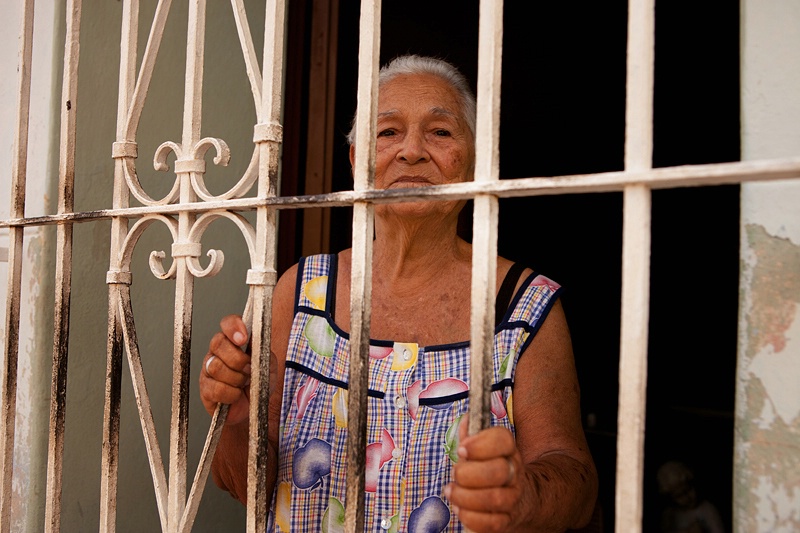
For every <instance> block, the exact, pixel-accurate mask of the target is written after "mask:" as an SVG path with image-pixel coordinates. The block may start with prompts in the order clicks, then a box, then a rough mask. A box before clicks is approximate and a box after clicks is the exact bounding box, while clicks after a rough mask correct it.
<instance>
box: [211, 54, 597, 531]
mask: <svg viewBox="0 0 800 533" xmlns="http://www.w3.org/2000/svg"><path fill="white" fill-rule="evenodd" d="M377 136H378V138H377V161H376V178H375V180H376V187H377V188H380V189H393V188H403V187H424V186H429V185H438V184H443V183H457V182H463V181H468V180H471V179H472V174H473V171H474V159H475V151H474V139H475V98H474V96H473V95H472V93H471V91H470V89H469V86H468V84H467V83H466V80H465V79H464V77H463V76H462V75H461V74H460V73H459V72H458V71H457V70H456V69H455V68H454V67H453V66H452V65H450V64H449V63H446V62H444V61H441V60H438V59H433V58H426V57H419V56H404V57H400V58H397V59H395V60H394V61H392V62H391V63H389V64H388V65H387V66H385V67H383V68H382V69H381V72H380V82H379V100H378V128H377ZM352 139H353V136H352V134H351V136H350V141H351V146H350V159H351V162H352V160H353V158H354V153H355V151H354V147H353V146H352ZM463 205H464V202H455V201H451V202H444V201H435V202H414V203H392V204H382V205H378V206H376V207H375V242H374V246H373V259H372V261H373V263H372V269H373V273H374V275H373V288H372V322H371V324H370V333H371V337H372V339H373V340H371V342H370V377H369V394H368V396H369V400H368V402H369V404H368V427H367V443H368V444H367V450H366V461H367V464H366V472H365V478H366V483H365V484H366V488H365V490H366V494H365V505H366V519H365V520H366V522H365V530H366V531H384V530H388V531H408V532H422V531H424V532H439V531H462V530H463V528H464V527H468V528H470V529H471V530H473V531H476V532H480V531H503V532H509V531H563V530H565V529H568V528H577V527H580V526H582V525H584V524H586V522H587V521H588V520H589V518H590V516H591V514H592V510H593V508H594V503H595V499H596V494H597V474H596V471H595V467H594V463H593V461H592V457H591V455H590V453H589V450H588V447H587V443H586V439H585V436H584V434H583V430H582V427H581V423H580V420H581V418H580V408H579V390H578V381H577V377H576V372H575V366H574V360H573V355H572V347H571V342H570V336H569V330H568V328H567V324H566V321H565V318H564V312H563V310H562V307H561V304H560V302H559V300H558V296H559V290H560V288H559V285H558V284H556V283H555V282H553V281H551V280H549V279H548V278H545V277H544V276H541V275H539V274H537V273H534V272H533V271H531V270H530V269H528V268H523V267H521V266H519V265H517V264H514V263H512V262H511V261H509V260H507V259H505V258H502V257H498V258H497V286H498V287H500V289H499V291H498V296H497V298H498V302H497V306H498V310H499V312H498V320H497V327H496V330H495V331H496V333H495V341H494V344H495V350H494V363H493V368H494V376H493V381H492V382H493V386H492V391H493V392H492V417H491V418H492V421H491V423H492V427H490V428H489V429H486V430H483V431H480V432H478V433H476V434H474V435H471V436H467V428H466V427H465V425H466V424H465V423H461V419H462V416H463V415H464V414H465V413H466V412H467V409H468V398H467V397H468V388H469V374H470V356H469V351H470V346H469V338H470V278H471V266H472V265H471V257H472V249H471V245H470V244H469V243H467V242H465V241H464V240H462V239H461V238H459V237H458V236H457V234H456V226H457V220H458V214H459V211H460V210H461V209H462V207H463ZM350 268H351V251H350V250H345V251H343V252H341V253H339V254H337V255H319V256H312V257H306V258H303V259H301V261H300V262H299V263H298V264H297V265H295V266H293V267H292V268H291V269H289V270H288V271H287V272H286V273H285V274H284V275H283V276H281V278H280V280H279V281H278V283H277V285H276V287H275V293H274V304H273V305H274V307H273V322H272V352H273V359H272V365H271V366H270V372H271V379H270V382H271V383H270V400H269V402H270V404H269V435H268V440H269V452H268V453H269V468H268V476H269V479H268V486H269V487H270V488H272V492H273V494H274V495H273V500H272V505H271V512H270V519H269V530H270V531H273V530H274V531H286V532H288V531H291V532H293V533H297V532H301V531H305V532H312V533H319V532H320V531H338V530H339V528H338V527H337V526H339V524H341V520H342V519H343V516H344V508H345V506H346V505H347V504H348V502H346V501H344V497H345V492H346V490H345V480H346V477H347V472H346V458H345V440H346V434H347V429H346V428H347V424H346V419H347V412H346V408H347V400H346V396H347V379H348V357H349V335H348V331H349V329H350V311H349V310H350V307H349V304H350V302H349V295H350ZM246 343H247V329H246V327H245V324H244V323H243V322H242V320H241V319H240V318H239V317H236V316H229V317H226V318H224V319H223V320H222V323H221V332H220V333H217V334H216V335H215V336H214V338H213V339H212V340H211V342H210V347H209V353H208V355H207V356H206V359H205V361H204V364H203V371H202V372H201V376H200V391H201V397H202V400H203V403H204V405H205V407H206V409H207V410H208V411H209V413H213V411H214V409H215V407H216V404H217V403H218V402H222V403H227V404H230V411H229V414H228V418H227V421H226V426H225V428H224V431H223V435H222V438H221V441H220V445H219V447H218V450H217V453H216V456H215V458H214V465H213V475H214V480H215V482H216V483H217V484H218V485H219V486H220V487H222V488H224V489H226V490H228V491H229V492H230V493H231V494H232V495H234V496H235V497H237V498H239V499H240V500H242V501H245V498H246V483H247V480H246V462H247V452H246V449H247V439H248V427H247V425H248V420H247V413H248V409H249V407H248V405H249V398H248V394H247V385H248V383H249V379H248V374H249V372H250V366H249V361H250V358H249V356H248V355H247V354H246V353H245V352H244V351H242V349H241V348H240V347H241V346H244V345H246ZM464 422H466V417H464Z"/></svg>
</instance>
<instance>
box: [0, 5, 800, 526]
mask: <svg viewBox="0 0 800 533" xmlns="http://www.w3.org/2000/svg"><path fill="white" fill-rule="evenodd" d="M170 4H171V2H170V1H169V0H160V1H159V2H158V6H157V8H156V13H155V16H154V18H153V21H152V25H151V27H150V30H149V37H148V40H147V45H146V48H145V51H144V56H143V58H142V60H141V66H140V67H139V70H138V72H137V60H136V56H137V54H136V50H137V34H138V32H139V20H138V19H139V13H138V9H139V6H138V1H137V0H125V1H124V7H123V23H122V36H121V41H120V42H121V61H120V72H119V108H118V115H117V117H118V118H117V131H116V141H115V142H114V143H113V146H112V157H113V158H114V161H115V173H114V184H115V185H114V198H113V205H112V206H111V207H110V208H108V209H104V210H101V211H91V212H75V210H74V194H73V192H74V188H73V186H74V180H75V117H76V110H77V106H78V105H80V103H79V101H78V94H77V72H78V60H79V46H78V43H79V36H80V21H81V10H82V2H81V0H67V2H66V15H67V18H66V21H67V23H66V40H65V47H64V63H63V65H64V67H63V86H62V92H61V100H60V101H61V102H62V105H61V110H60V113H61V131H60V149H59V161H60V164H59V197H58V209H57V213H55V214H50V215H44V216H38V217H26V215H25V183H26V158H27V154H28V145H27V144H28V117H29V111H30V89H31V62H32V54H31V50H32V43H33V27H32V26H33V6H34V2H33V0H24V6H23V17H22V23H21V29H20V52H19V58H20V59H19V91H18V101H17V102H16V107H17V116H18V120H17V122H16V123H15V125H14V127H15V129H16V137H15V144H14V149H13V168H12V183H11V191H10V195H9V198H10V200H11V209H10V215H9V218H8V219H7V220H2V221H0V229H5V230H7V232H8V233H7V235H8V238H7V245H6V246H3V248H2V249H0V261H6V262H7V263H8V282H7V302H6V315H5V324H4V327H5V336H4V338H3V343H4V344H3V350H4V356H5V358H4V364H3V369H2V419H1V421H2V431H0V434H2V438H3V446H2V450H3V453H2V455H0V461H2V476H3V479H2V503H0V530H1V531H3V532H5V531H9V527H10V525H9V516H10V506H11V496H10V495H11V479H12V473H13V465H12V457H13V449H14V423H15V410H16V404H15V402H16V399H15V398H16V381H17V358H18V353H19V345H18V333H19V322H20V315H19V299H20V284H21V272H22V253H21V249H22V238H23V234H24V231H25V229H26V228H33V227H37V226H45V225H55V226H56V228H57V251H56V258H57V263H56V267H55V268H56V272H55V276H56V277H55V279H56V284H55V291H56V298H55V327H54V338H53V346H54V349H53V370H52V389H51V391H52V398H51V418H50V440H49V446H48V455H47V496H46V502H47V505H46V509H45V528H46V530H47V531H58V530H59V529H60V502H61V479H62V466H63V465H62V457H63V435H64V406H65V395H66V372H67V364H66V363H67V356H68V354H67V346H68V339H69V329H68V324H69V314H70V284H71V273H72V262H71V260H72V229H73V225H74V224H76V223H87V222H94V221H99V220H110V221H111V224H112V232H111V239H110V249H111V264H110V265H109V270H108V275H107V283H108V316H109V319H108V351H107V355H108V358H107V365H108V366H107V382H106V397H105V418H104V429H103V453H102V472H103V475H102V487H101V519H100V529H101V531H114V530H115V523H116V519H117V517H116V494H117V483H118V479H117V454H118V449H119V441H118V436H119V407H120V386H121V385H120V381H121V375H122V372H123V366H124V363H123V358H126V359H127V362H128V366H129V369H130V372H131V376H132V381H133V384H134V389H135V392H136V398H137V403H138V405H139V410H140V417H141V424H142V428H143V434H144V439H145V442H146V447H147V452H148V456H149V462H150V469H151V473H152V477H153V483H154V489H155V496H156V501H157V505H158V510H159V516H160V520H161V525H162V529H163V531H169V532H178V531H181V532H182V531H189V530H191V527H192V525H193V521H194V517H195V514H196V512H197V509H198V506H199V505H200V500H201V496H202V492H203V488H204V486H205V482H206V480H207V476H208V473H209V469H210V458H211V457H212V456H213V451H214V448H215V446H216V443H217V441H218V438H219V435H220V430H221V427H222V423H223V422H224V418H225V414H226V409H225V407H224V406H221V407H220V408H218V410H217V413H216V414H215V416H214V417H213V420H212V422H211V425H210V428H209V433H208V438H207V441H206V446H205V449H204V452H203V455H202V457H201V460H200V464H199V466H198V469H197V472H196V473H195V474H194V478H193V481H192V483H191V484H187V482H186V479H187V459H186V448H187V421H188V417H187V410H188V406H187V394H186V392H185V391H186V390H187V385H188V380H189V379H191V378H190V375H189V356H190V353H189V352H190V345H189V340H190V338H191V324H190V322H191V321H190V319H189V318H190V316H191V310H192V296H193V282H194V278H196V277H206V276H213V275H215V274H216V273H217V272H218V271H219V269H220V268H222V262H223V254H222V253H221V252H219V251H216V250H211V251H210V252H209V256H210V261H209V264H208V266H206V267H202V266H201V265H200V262H199V260H198V258H199V256H200V254H201V240H202V236H203V233H204V231H205V230H206V229H207V228H208V226H209V225H210V224H211V223H212V222H213V221H214V220H216V219H220V218H226V219H229V220H230V221H232V222H233V223H234V225H235V226H236V227H237V228H238V229H239V230H240V232H241V233H242V235H243V237H244V239H245V241H246V243H247V246H248V251H249V256H250V268H249V270H248V272H247V280H246V281H247V284H248V285H249V291H250V292H249V298H248V304H247V307H246V310H245V316H246V320H247V322H248V323H249V324H250V327H251V328H252V332H253V338H252V349H253V369H254V372H253V375H252V384H251V391H252V392H251V393H252V398H253V399H254V400H256V401H253V402H252V403H251V406H252V408H251V413H250V417H251V418H250V419H251V421H252V423H251V424H250V427H251V446H250V452H249V466H248V479H249V483H248V495H247V496H248V502H249V504H248V512H247V527H248V531H262V530H264V528H265V525H266V516H267V511H268V505H269V499H270V495H269V494H267V493H266V487H265V484H264V483H265V478H266V476H265V475H264V472H265V466H266V463H265V454H264V453H263V452H264V450H265V449H266V420H267V413H266V406H267V401H266V400H267V395H268V390H267V385H268V373H269V368H268V364H269V358H268V357H267V354H268V353H269V351H268V350H269V345H270V332H269V328H268V327H266V325H267V324H268V323H269V322H270V318H271V303H272V290H273V287H274V285H275V281H276V267H275V264H276V257H275V256H276V247H277V241H276V238H277V233H276V220H277V218H276V217H277V212H278V210H280V209H304V208H310V207H332V206H353V209H354V216H353V267H352V294H351V301H352V302H353V304H352V308H351V313H352V317H351V324H352V328H351V329H352V346H354V347H356V348H355V353H353V356H352V360H351V377H350V395H349V398H350V399H349V402H350V404H349V412H350V413H351V414H352V416H351V417H350V418H349V428H350V431H349V434H348V443H347V450H348V454H347V455H348V470H349V472H351V476H350V478H349V479H348V490H347V501H348V502H356V501H357V502H359V504H358V505H356V506H352V505H351V506H348V508H347V515H346V528H347V530H348V531H361V530H362V527H363V512H364V510H363V483H364V450H365V448H366V442H365V433H364V431H365V427H366V421H365V412H366V409H365V408H364V407H365V405H366V396H367V389H366V387H367V379H366V377H367V374H366V370H367V368H366V367H367V365H366V364H365V361H367V359H366V357H367V353H368V340H369V322H370V308H369V301H370V290H371V276H372V272H371V261H370V258H371V254H372V249H371V243H372V231H373V208H374V205H375V204H378V203H384V202H401V201H420V200H427V201H435V200H441V199H448V200H454V199H473V200H474V203H475V209H474V221H475V224H474V230H473V245H474V248H473V250H474V255H473V285H472V295H473V299H472V330H471V341H472V346H473V348H474V349H473V350H472V354H473V358H474V362H473V365H472V368H473V375H472V377H471V379H472V384H473V386H472V387H471V392H470V404H471V406H472V407H471V411H470V414H469V416H470V428H473V430H476V429H477V428H481V427H485V426H486V425H487V419H486V418H485V414H486V413H488V411H489V405H490V400H489V394H488V385H487V383H486V382H485V381H484V379H483V378H484V376H487V375H488V373H487V372H488V370H487V367H486V365H484V362H486V361H488V360H489V357H490V356H491V351H492V332H493V324H492V317H493V316H494V298H493V295H494V292H495V287H494V280H495V266H496V265H495V262H494V260H493V259H492V258H494V257H495V256H496V253H497V220H498V199H499V198H506V197H521V196H535V195H553V194H573V193H586V192H608V191H623V192H624V228H623V248H624V250H623V292H622V298H623V305H622V342H621V357H620V368H619V373H620V385H621V388H620V394H619V426H618V447H617V477H616V479H617V489H616V514H615V516H616V529H617V531H624V532H629V531H639V530H640V528H641V519H642V482H643V479H642V477H643V454H644V448H643V446H644V445H643V440H644V420H645V384H646V376H647V369H646V361H647V359H646V355H647V333H648V332H647V324H648V298H649V297H648V293H649V286H648V284H649V251H650V194H651V190H652V189H660V188H673V187H685V186H698V185H716V184H728V183H744V182H750V181H759V180H775V179H785V178H796V177H798V175H800V162H798V161H797V160H768V161H750V162H741V163H725V164H712V165H693V166H682V167H671V168H658V169H653V168H652V165H651V159H652V107H653V105H652V100H653V49H654V46H653V43H654V2H653V0H630V3H629V23H628V24H629V25H628V53H627V55H628V60H627V61H628V66H627V73H628V74H627V100H626V101H627V104H626V105H627V107H626V143H625V170H624V171H620V172H606V173H599V174H589V175H575V176H563V177H555V178H552V177H551V178H543V177H536V178H521V179H514V180H502V181H500V180H499V175H498V174H499V172H498V168H499V164H498V157H499V150H498V137H499V109H500V93H501V91H500V73H501V45H502V34H503V29H502V13H503V9H502V8H503V5H502V2H500V1H495V0H482V1H481V9H480V27H479V73H478V94H477V97H478V124H477V153H476V171H475V181H473V182H470V183H460V184H453V185H442V186H434V187H428V188H425V189H402V190H393V191H379V190H375V189H374V188H373V181H374V179H373V178H374V162H375V135H374V130H375V126H374V123H375V113H376V107H377V104H376V96H377V70H378V58H379V55H378V53H379V49H380V11H381V9H380V8H381V5H380V1H377V0H371V1H370V0H364V1H363V2H362V12H361V27H360V49H359V71H358V78H359V82H358V102H359V104H360V105H359V107H358V109H359V112H358V116H357V129H356V139H357V142H356V159H355V161H356V163H355V170H354V176H355V185H354V188H353V190H352V191H344V192H337V193H328V194H316V195H309V196H300V197H281V196H280V195H279V192H280V191H279V188H278V181H279V166H278V159H279V153H280V145H281V140H282V125H281V122H280V121H281V105H282V82H283V79H282V76H283V69H284V65H283V57H284V53H283V52H284V21H285V9H286V2H285V1H281V0H267V2H266V16H265V28H264V35H265V40H264V50H263V61H262V64H261V65H259V64H258V60H257V54H256V50H255V48H254V44H253V39H252V34H251V29H250V24H249V22H248V20H247V16H246V12H245V6H244V0H231V6H232V9H233V12H234V16H235V19H236V27H237V31H238V37H239V39H240V43H241V48H242V52H243V55H244V58H245V63H246V66H247V74H248V77H249V80H250V85H251V89H252V94H253V99H254V102H255V105H256V109H257V123H256V124H255V125H254V127H253V141H254V143H255V153H254V155H253V158H252V161H251V164H250V167H249V168H248V169H247V171H246V172H245V174H244V176H243V177H242V178H241V179H240V180H239V182H238V183H237V184H236V185H235V186H234V187H232V188H231V189H230V190H228V191H227V192H225V193H223V194H220V195H213V194H211V193H210V192H209V191H208V189H207V188H206V186H205V184H204V181H203V176H204V173H205V168H206V161H205V156H206V154H207V152H208V151H209V150H211V151H212V152H213V161H214V163H215V164H226V163H227V160H228V158H229V157H230V154H229V151H228V147H227V145H226V143H225V141H224V140H222V139H217V138H200V130H201V127H200V115H201V113H200V109H201V104H202V72H203V52H204V36H205V35H204V32H205V16H206V13H205V9H206V3H205V0H192V1H191V2H190V3H189V22H188V24H189V27H188V38H187V66H186V79H185V95H184V115H183V116H184V119H183V128H182V135H181V139H180V140H168V141H165V142H164V143H163V144H162V145H161V146H160V147H159V148H158V150H157V152H156V154H155V160H156V163H157V164H158V165H160V166H161V167H162V169H163V168H164V167H166V161H167V157H168V156H169V155H170V154H174V155H175V156H176V158H177V159H176V161H175V164H174V167H175V168H174V172H175V174H176V180H175V183H174V186H173V187H172V189H171V190H170V192H169V193H168V194H167V195H166V196H164V197H163V198H151V197H150V196H149V195H148V194H147V193H146V192H145V191H144V189H143V188H142V187H141V184H140V183H139V181H138V178H137V174H136V167H135V158H136V157H137V155H138V153H137V152H138V150H137V143H136V134H137V127H138V122H139V119H140V117H141V112H142V108H143V106H144V103H145V96H146V95H147V92H148V88H149V85H150V80H151V76H152V74H153V68H154V65H155V63H156V58H157V53H158V49H159V45H160V43H161V38H162V36H163V32H164V28H165V24H166V19H167V15H168V13H169V10H170ZM253 189H255V196H247V194H248V193H251V192H252V191H253ZM131 195H133V196H134V197H135V198H136V199H137V200H138V201H139V202H140V203H141V204H142V206H140V207H131V206H130V204H129V200H130V196H131ZM242 211H255V212H256V222H255V225H252V224H250V222H248V220H246V219H245V218H244V217H242V216H241V214H240V212H242ZM129 223H130V226H129ZM154 223H160V224H163V225H164V226H166V227H167V229H168V230H169V231H170V232H171V234H172V237H173V240H174V243H173V245H172V250H171V255H172V258H173V261H172V263H171V266H170V267H169V268H168V269H166V270H165V268H164V266H163V265H162V259H163V254H161V255H159V254H157V253H155V252H154V253H153V254H151V257H150V267H151V270H152V272H153V274H154V275H155V276H157V277H158V278H161V279H167V278H175V279H176V294H175V317H176V319H175V326H174V334H175V344H174V360H173V376H174V377H173V397H172V415H171V432H170V435H169V457H168V470H167V469H165V467H164V458H162V457H161V452H160V448H159V445H158V442H157V436H156V434H155V428H154V423H153V416H152V406H151V405H150V400H149V397H148V394H147V390H146V387H145V380H144V375H143V371H142V367H141V359H140V354H139V348H138V342H137V337H136V329H135V321H134V316H133V311H132V308H131V306H130V298H131V296H130V294H131V293H130V285H131V274H130V269H129V267H130V261H131V255H132V252H133V249H134V247H135V246H136V243H137V240H138V239H139V237H140V236H141V234H142V233H143V232H144V231H145V229H146V228H147V227H148V226H150V225H152V224H154ZM125 354H127V357H125ZM188 474H192V473H191V472H189V473H188Z"/></svg>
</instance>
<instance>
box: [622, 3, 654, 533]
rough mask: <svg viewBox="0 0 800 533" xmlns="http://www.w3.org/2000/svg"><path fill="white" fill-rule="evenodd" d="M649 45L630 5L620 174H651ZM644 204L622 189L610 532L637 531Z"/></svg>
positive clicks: (638, 193) (645, 199) (645, 25)
mask: <svg viewBox="0 0 800 533" xmlns="http://www.w3.org/2000/svg"><path fill="white" fill-rule="evenodd" d="M654 44H655V2H654V0H630V1H629V3H628V51H627V83H626V87H627V89H626V91H627V95H626V109H625V170H626V171H641V172H645V173H647V172H649V171H650V170H651V168H652V157H653V70H654V69H653V63H654V48H655V46H654ZM650 205H651V192H650V188H649V187H647V186H646V185H645V184H641V185H637V184H633V185H628V186H626V187H625V192H624V214H623V238H622V246H623V251H622V317H621V330H620V362H619V376H620V377H619V384H620V387H619V402H618V422H617V475H616V513H615V528H616V531H618V532H619V533H623V532H624V533H629V532H636V531H641V529H642V514H643V488H642V483H643V481H644V429H645V408H646V403H647V395H646V390H647V335H648V321H649V293H650V217H651V212H650Z"/></svg>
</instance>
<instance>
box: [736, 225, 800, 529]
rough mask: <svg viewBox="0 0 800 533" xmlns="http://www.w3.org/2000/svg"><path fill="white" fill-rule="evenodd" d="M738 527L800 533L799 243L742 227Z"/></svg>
mask: <svg viewBox="0 0 800 533" xmlns="http://www.w3.org/2000/svg"><path fill="white" fill-rule="evenodd" d="M744 230H745V231H744V235H743V237H744V239H745V241H744V242H743V250H742V252H743V253H742V263H743V264H742V296H741V297H742V300H741V303H742V306H741V307H742V309H743V312H742V319H741V322H740V325H741V334H740V348H739V378H738V380H737V389H738V390H737V409H736V418H737V420H736V444H737V446H736V454H735V461H736V468H735V472H736V476H735V477H736V479H735V480H734V481H735V489H734V490H735V497H734V507H735V511H734V512H735V514H736V520H735V522H736V525H737V529H738V530H741V531H747V532H796V531H800V245H798V244H796V243H794V242H792V241H791V240H790V239H788V238H784V237H778V236H775V235H771V234H770V233H769V232H768V231H767V230H766V229H765V228H764V226H762V225H759V224H746V225H745V226H744Z"/></svg>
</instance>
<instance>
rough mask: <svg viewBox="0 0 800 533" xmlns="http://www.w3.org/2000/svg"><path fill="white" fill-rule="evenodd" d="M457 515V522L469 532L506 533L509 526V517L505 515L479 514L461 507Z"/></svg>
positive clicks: (494, 513) (490, 512)
mask: <svg viewBox="0 0 800 533" xmlns="http://www.w3.org/2000/svg"><path fill="white" fill-rule="evenodd" d="M457 513H458V519H459V521H460V522H461V523H462V524H463V525H464V526H465V527H466V528H468V529H469V530H470V531H482V532H486V533H500V532H506V531H508V528H509V525H510V524H511V516H510V515H508V514H507V513H498V512H492V511H488V512H481V511H475V510H473V509H464V508H463V507H458V509H457Z"/></svg>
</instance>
